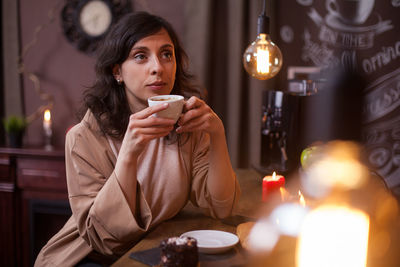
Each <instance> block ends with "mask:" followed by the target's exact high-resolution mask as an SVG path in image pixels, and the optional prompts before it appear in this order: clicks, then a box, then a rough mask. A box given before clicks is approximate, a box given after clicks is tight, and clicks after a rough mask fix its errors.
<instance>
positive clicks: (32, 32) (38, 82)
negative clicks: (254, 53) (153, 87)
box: [0, 0, 400, 197]
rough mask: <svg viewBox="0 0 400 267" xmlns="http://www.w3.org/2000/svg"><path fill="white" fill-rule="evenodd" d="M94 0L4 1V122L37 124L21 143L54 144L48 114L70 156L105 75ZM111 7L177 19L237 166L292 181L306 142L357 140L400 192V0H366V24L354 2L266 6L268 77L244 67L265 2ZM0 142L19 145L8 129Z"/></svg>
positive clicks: (141, 0)
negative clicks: (93, 34)
mask: <svg viewBox="0 0 400 267" xmlns="http://www.w3.org/2000/svg"><path fill="white" fill-rule="evenodd" d="M87 1H88V0H70V1H63V0H59V1H55V0H35V1H31V0H17V1H2V6H1V9H2V12H1V16H2V29H1V36H2V43H1V46H2V53H1V59H2V60H1V62H2V64H1V70H2V71H1V79H0V80H1V82H2V86H1V90H0V102H1V107H2V108H1V109H0V115H1V118H5V117H8V116H10V115H23V116H25V117H26V118H28V119H29V124H28V126H27V128H26V130H25V133H24V135H23V144H22V148H32V147H33V148H39V149H46V148H48V146H46V144H47V145H49V143H48V142H49V136H48V134H47V135H46V126H45V123H44V118H43V115H44V111H45V110H46V109H49V110H50V112H51V124H50V125H51V144H50V145H51V148H50V149H53V150H63V145H64V141H65V134H66V132H67V131H68V129H69V128H70V127H72V126H73V125H74V124H76V123H77V122H78V120H77V117H76V111H77V109H78V107H79V105H80V100H81V96H82V92H83V90H84V89H85V87H87V86H90V85H91V83H92V82H93V80H94V72H93V64H94V62H95V59H94V53H95V52H94V49H95V44H96V43H97V41H98V39H91V38H89V37H88V36H87V35H84V34H82V33H80V32H79V30H77V28H76V27H75V25H74V24H73V23H72V22H71V19H72V17H71V14H73V12H75V11H74V10H75V9H76V7H79V4H81V3H84V2H87ZM92 1H93V0H92ZM105 2H107V3H109V4H111V6H112V7H113V10H114V12H115V15H116V17H117V16H118V15H122V14H123V13H124V12H126V11H127V10H133V11H142V10H143V11H148V12H151V13H154V14H156V15H160V16H162V17H164V18H165V19H167V20H168V21H170V22H171V24H172V25H173V26H174V28H175V29H176V31H177V33H178V35H179V36H180V37H181V40H182V43H183V46H184V48H185V49H186V51H187V53H188V55H189V59H190V65H191V69H192V71H193V72H194V73H195V74H196V75H197V77H198V80H199V81H200V82H201V84H202V85H203V86H204V87H205V88H207V90H208V102H209V104H210V106H211V107H212V108H213V109H214V110H215V112H216V113H217V114H218V115H219V116H220V117H221V119H222V120H223V122H224V124H225V127H226V136H227V141H228V147H229V153H230V156H231V159H232V164H233V166H234V167H235V168H253V169H255V170H257V171H258V172H259V173H260V177H262V175H266V174H270V173H271V172H272V171H273V170H276V171H278V172H280V173H281V174H285V175H287V176H290V174H291V173H292V172H295V171H296V170H297V169H298V168H299V164H300V153H301V152H302V150H303V149H304V148H306V147H307V146H309V145H311V144H313V143H314V142H318V141H319V142H327V141H330V140H333V139H341V138H342V139H349V140H353V141H357V142H359V143H361V144H362V146H363V149H365V151H364V157H365V160H366V164H368V167H369V168H370V169H371V170H373V171H374V173H375V174H376V175H377V176H379V177H380V178H381V179H382V180H383V182H384V184H385V186H387V187H388V189H389V190H390V191H391V192H392V193H393V194H394V195H395V196H397V197H398V196H399V194H400V192H399V187H400V128H399V127H400V126H399V125H400V108H399V106H400V91H399V90H400V39H399V36H400V16H399V12H400V1H398V0H387V1H374V0H369V1H368V0H366V1H364V2H368V3H369V5H370V6H371V8H370V9H369V10H368V8H366V9H365V10H364V11H363V12H364V13H366V15H365V16H364V18H361V21H355V20H353V21H352V20H351V18H350V19H349V18H348V17H345V16H346V14H345V13H346V12H345V11H343V10H342V11H341V10H339V8H338V6H340V5H343V3H344V2H346V0H341V1H340V0H336V1H335V0H332V1H329V0H326V1H325V0H324V1H316V0H279V1H278V0H273V1H272V0H268V1H266V6H265V11H266V15H267V16H268V17H269V18H270V25H269V30H270V36H271V40H272V41H273V42H274V43H275V44H277V45H278V47H279V48H280V50H281V52H282V59H283V65H282V68H281V69H280V71H279V73H278V74H277V75H276V76H275V77H272V78H271V79H268V80H258V79H255V78H253V77H251V75H249V74H248V73H247V72H246V71H245V69H244V66H243V53H244V51H245V49H246V47H248V45H250V44H251V42H253V41H254V40H255V39H256V36H257V18H258V16H259V15H260V13H261V12H262V9H263V1H258V0H250V1H246V0H218V1H212V0H202V1H196V0H169V1H164V0H132V1H130V0H125V1H124V0H118V1H117V0H105ZM350 2H351V1H350ZM354 2H358V1H354ZM63 10H64V11H63ZM350 12H351V11H350ZM354 12H355V11H354ZM350 15H351V14H350ZM346 19H348V20H347V21H346V23H344V22H343V21H344V20H346ZM337 70H340V71H337ZM349 73H351V74H352V75H350V76H349V75H347V74H349ZM360 77H362V78H361V79H360ZM354 79H359V80H354ZM326 92H328V93H326ZM321 99H322V100H321ZM321 101H322V102H321ZM0 137H1V139H0V142H1V146H2V147H9V146H10V142H9V140H8V138H7V134H6V132H5V130H4V128H1V132H0Z"/></svg>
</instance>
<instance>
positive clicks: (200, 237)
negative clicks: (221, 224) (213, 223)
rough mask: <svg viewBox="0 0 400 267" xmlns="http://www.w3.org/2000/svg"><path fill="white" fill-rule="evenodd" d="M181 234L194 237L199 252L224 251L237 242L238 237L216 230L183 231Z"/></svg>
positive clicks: (214, 252)
mask: <svg viewBox="0 0 400 267" xmlns="http://www.w3.org/2000/svg"><path fill="white" fill-rule="evenodd" d="M181 236H189V237H193V238H195V239H196V240H197V247H198V249H199V252H202V253H208V254H217V253H222V252H225V251H227V250H229V249H230V248H232V247H233V246H235V245H236V244H237V243H238V242H239V238H238V237H237V236H236V235H234V234H231V233H228V232H224V231H216V230H198V231H191V232H186V233H183V234H182V235H181Z"/></svg>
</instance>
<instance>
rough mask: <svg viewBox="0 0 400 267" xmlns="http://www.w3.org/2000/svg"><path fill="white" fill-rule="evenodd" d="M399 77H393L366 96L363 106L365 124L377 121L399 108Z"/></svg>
mask: <svg viewBox="0 0 400 267" xmlns="http://www.w3.org/2000/svg"><path fill="white" fill-rule="evenodd" d="M399 79H400V77H395V78H394V79H391V80H389V81H388V82H385V83H384V84H382V85H381V86H380V87H379V88H377V89H376V90H374V91H373V92H372V93H370V94H368V95H366V97H365V99H366V104H365V106H364V109H363V111H364V113H365V120H366V121H367V122H370V121H373V120H376V119H379V118H381V117H383V116H384V115H386V114H388V113H389V112H391V111H393V110H394V109H396V108H397V107H399V106H400V81H399Z"/></svg>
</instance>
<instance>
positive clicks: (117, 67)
mask: <svg viewBox="0 0 400 267" xmlns="http://www.w3.org/2000/svg"><path fill="white" fill-rule="evenodd" d="M113 75H114V78H115V79H116V80H117V81H119V82H120V81H121V82H122V77H121V67H120V65H118V64H115V65H114V67H113ZM119 82H118V83H119Z"/></svg>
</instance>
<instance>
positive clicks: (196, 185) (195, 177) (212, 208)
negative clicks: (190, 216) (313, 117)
mask: <svg viewBox="0 0 400 267" xmlns="http://www.w3.org/2000/svg"><path fill="white" fill-rule="evenodd" d="M209 146H210V137H209V135H208V134H207V133H201V134H199V135H198V136H197V137H196V138H194V144H192V149H193V152H192V153H193V159H192V161H193V162H192V189H191V195H190V200H191V202H192V203H193V204H194V205H195V206H198V207H200V208H202V209H203V211H204V212H205V213H206V214H207V215H210V216H212V217H213V218H225V217H228V216H230V215H231V214H232V211H233V209H234V207H235V206H236V204H237V202H238V201H239V196H240V186H239V183H238V181H237V179H236V174H235V173H234V172H233V171H232V173H231V175H232V177H233V179H234V180H235V189H234V191H233V192H231V194H230V197H229V198H227V199H225V200H222V201H221V200H217V199H215V198H213V197H212V196H211V195H210V193H209V190H208V188H207V179H208V165H209V164H208V160H209Z"/></svg>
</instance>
